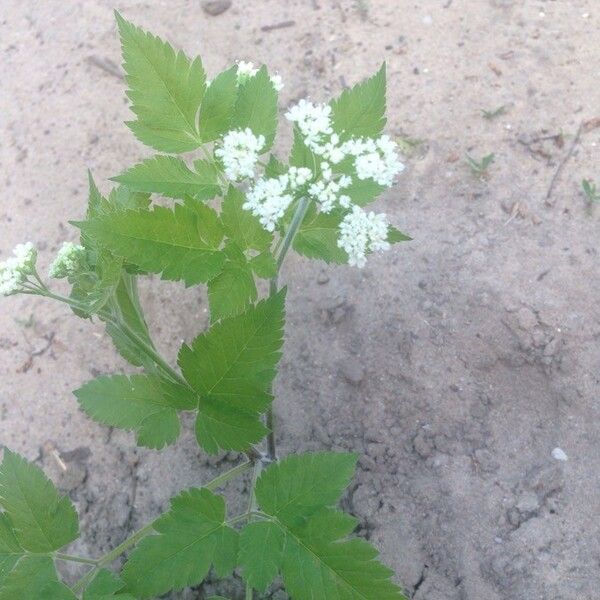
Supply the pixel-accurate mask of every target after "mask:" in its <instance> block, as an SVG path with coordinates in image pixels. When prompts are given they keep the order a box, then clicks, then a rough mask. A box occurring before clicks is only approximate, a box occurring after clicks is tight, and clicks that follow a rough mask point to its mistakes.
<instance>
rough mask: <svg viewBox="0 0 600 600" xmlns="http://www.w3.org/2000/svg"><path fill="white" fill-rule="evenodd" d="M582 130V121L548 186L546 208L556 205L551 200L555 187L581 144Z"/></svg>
mask: <svg viewBox="0 0 600 600" xmlns="http://www.w3.org/2000/svg"><path fill="white" fill-rule="evenodd" d="M582 129H583V121H581V123H579V127H578V128H577V132H576V133H575V137H574V138H573V141H572V142H571V145H570V146H569V149H568V150H567V153H566V154H565V155H564V157H563V159H562V160H561V161H560V163H559V165H558V167H557V168H556V171H555V172H554V176H553V177H552V179H551V181H550V185H549V186H548V191H547V192H546V201H545V203H546V206H552V205H553V204H554V202H551V201H550V198H551V197H552V192H553V191H554V186H555V185H556V182H557V181H558V178H559V176H560V174H561V173H562V171H563V169H564V168H565V165H566V164H567V162H568V160H569V159H570V158H571V156H572V154H573V152H574V150H575V146H577V144H578V143H579V138H580V137H581V130H582Z"/></svg>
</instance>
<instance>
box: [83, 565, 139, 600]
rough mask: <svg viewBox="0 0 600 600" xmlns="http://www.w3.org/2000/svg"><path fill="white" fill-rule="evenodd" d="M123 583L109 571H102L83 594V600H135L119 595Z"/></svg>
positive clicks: (128, 596) (129, 596)
mask: <svg viewBox="0 0 600 600" xmlns="http://www.w3.org/2000/svg"><path fill="white" fill-rule="evenodd" d="M123 587H124V583H123V582H122V581H121V580H120V579H119V578H118V577H117V576H116V575H115V574H114V573H111V572H110V571H107V570H106V569H102V570H101V571H99V572H98V574H97V575H96V577H94V579H93V581H92V582H91V583H90V584H89V585H88V586H87V588H86V590H85V592H83V600H135V598H134V597H133V596H131V595H130V594H127V593H121V592H120V590H122V589H123Z"/></svg>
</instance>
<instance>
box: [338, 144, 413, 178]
mask: <svg viewBox="0 0 600 600" xmlns="http://www.w3.org/2000/svg"><path fill="white" fill-rule="evenodd" d="M344 151H345V152H346V153H347V154H351V155H352V156H354V157H355V159H354V168H355V169H356V176H357V177H358V178H359V179H373V180H374V181H376V182H377V183H378V184H379V185H384V186H387V187H389V186H391V185H392V184H393V183H394V177H395V176H396V175H397V174H398V173H400V172H401V171H402V170H403V169H404V165H403V164H402V163H401V162H400V160H399V158H398V153H397V144H396V142H394V141H393V140H391V139H390V138H389V136H387V135H382V136H381V137H380V138H378V139H376V140H372V139H352V140H349V141H348V142H346V143H345V144H344Z"/></svg>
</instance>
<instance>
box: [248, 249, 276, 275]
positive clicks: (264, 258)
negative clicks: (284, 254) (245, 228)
mask: <svg viewBox="0 0 600 600" xmlns="http://www.w3.org/2000/svg"><path fill="white" fill-rule="evenodd" d="M250 266H251V267H252V270H253V271H254V272H255V273H256V274H257V275H258V276H259V277H261V278H262V279H271V277H275V275H277V261H276V260H275V257H274V256H273V255H272V254H271V253H270V252H269V251H268V250H265V252H261V253H260V254H258V255H257V256H255V257H253V258H251V259H250Z"/></svg>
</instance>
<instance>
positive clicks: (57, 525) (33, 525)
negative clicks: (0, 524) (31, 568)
mask: <svg viewBox="0 0 600 600" xmlns="http://www.w3.org/2000/svg"><path fill="white" fill-rule="evenodd" d="M0 506H1V507H2V509H3V510H4V514H5V515H6V517H8V519H9V520H10V524H11V526H12V528H13V533H14V537H15V539H16V541H17V542H18V544H19V546H20V547H22V548H23V549H24V550H27V551H29V552H49V551H52V550H58V549H59V548H62V547H63V546H65V545H66V544H68V543H69V542H72V541H73V540H74V539H76V538H77V537H78V535H79V525H78V520H77V514H76V512H75V508H74V507H73V504H72V503H71V501H70V500H69V499H68V498H67V497H62V498H61V497H60V496H59V495H58V492H57V491H56V488H55V487H54V486H53V485H52V482H51V481H50V480H49V479H48V478H47V477H46V476H45V475H44V473H43V472H42V470H41V469H40V468H38V467H36V466H35V465H32V464H31V463H28V462H27V461H26V460H25V459H24V458H22V457H21V456H19V455H18V454H15V453H14V452H11V451H10V450H8V449H5V450H4V460H3V461H2V464H1V465H0ZM4 526H5V527H6V521H5V522H4ZM5 543H6V542H5Z"/></svg>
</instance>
